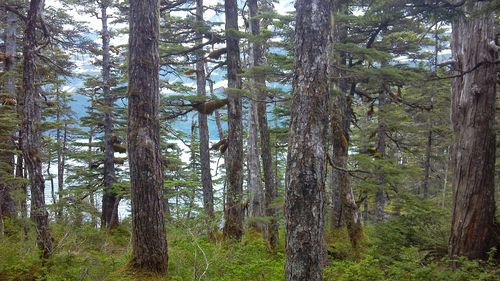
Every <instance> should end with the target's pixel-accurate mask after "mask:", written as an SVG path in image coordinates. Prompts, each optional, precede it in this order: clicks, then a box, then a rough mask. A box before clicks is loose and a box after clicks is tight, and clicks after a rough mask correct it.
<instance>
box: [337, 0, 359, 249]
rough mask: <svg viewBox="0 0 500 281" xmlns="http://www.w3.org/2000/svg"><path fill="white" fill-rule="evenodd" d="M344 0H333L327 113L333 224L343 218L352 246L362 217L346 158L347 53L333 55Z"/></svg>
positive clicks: (341, 32) (342, 30)
mask: <svg viewBox="0 0 500 281" xmlns="http://www.w3.org/2000/svg"><path fill="white" fill-rule="evenodd" d="M345 2H346V1H336V2H335V7H334V9H336V10H334V11H333V12H334V13H335V14H334V15H335V16H334V20H335V24H334V28H333V29H332V33H333V34H332V41H333V44H332V45H333V46H332V51H333V53H332V55H331V59H333V60H334V61H333V62H332V64H331V65H332V66H333V69H332V73H331V74H332V75H333V76H334V79H333V81H334V82H335V83H333V84H332V88H333V89H332V90H333V94H334V95H335V96H334V97H333V98H332V111H331V116H330V119H331V120H330V122H331V134H332V152H333V155H332V166H334V167H332V188H333V192H332V193H333V194H334V198H333V202H334V204H335V203H336V204H337V205H340V208H339V209H340V212H336V208H335V205H334V210H333V212H332V213H333V218H332V225H333V226H335V225H336V224H337V225H338V224H340V223H339V222H341V221H342V219H343V220H344V222H345V224H346V226H347V230H348V232H349V238H350V240H351V244H352V246H353V247H356V246H357V245H358V242H359V240H360V239H361V236H362V229H361V216H360V214H359V212H358V206H357V204H356V201H355V198H354V193H353V190H352V185H351V178H350V175H349V173H348V161H347V160H348V158H349V141H350V137H349V128H350V126H351V122H352V108H351V104H350V100H351V97H350V94H351V91H350V87H349V86H350V85H349V81H348V80H347V79H346V77H345V76H346V72H345V71H342V69H343V68H345V66H346V63H347V58H346V53H345V52H340V54H335V52H334V49H335V44H336V43H341V42H342V41H343V40H345V39H346V37H347V26H345V24H343V23H342V22H341V21H340V20H339V19H338V18H339V17H340V16H341V13H345V10H346V5H345V4H346V3H345Z"/></svg>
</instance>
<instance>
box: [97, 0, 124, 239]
mask: <svg viewBox="0 0 500 281" xmlns="http://www.w3.org/2000/svg"><path fill="white" fill-rule="evenodd" d="M100 5H101V24H102V31H101V33H102V34H101V36H102V91H103V96H104V110H103V111H104V171H103V173H104V190H103V196H102V218H101V221H102V224H101V227H103V228H104V227H107V228H108V229H113V228H115V227H117V226H118V205H119V202H120V198H118V196H117V195H116V192H115V191H113V184H114V183H115V182H116V172H115V164H114V161H113V159H114V150H113V107H114V98H113V96H112V94H111V84H110V83H111V82H110V70H111V63H110V51H109V41H110V34H109V29H108V13H107V11H108V6H109V3H108V2H107V1H102V2H101V3H100ZM115 208H116V209H115Z"/></svg>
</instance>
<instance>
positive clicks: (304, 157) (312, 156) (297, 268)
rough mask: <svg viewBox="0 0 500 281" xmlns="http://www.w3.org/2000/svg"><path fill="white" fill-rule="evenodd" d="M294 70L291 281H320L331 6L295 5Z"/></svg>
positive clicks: (320, 0)
mask: <svg viewBox="0 0 500 281" xmlns="http://www.w3.org/2000/svg"><path fill="white" fill-rule="evenodd" d="M295 7H296V9H297V16H296V20H295V69H294V78H293V100H292V106H291V120H290V132H289V141H288V145H289V147H288V159H287V172H286V173H287V175H286V198H285V200H286V201H285V220H286V266H285V276H286V280H287V281H292V280H297V281H298V280H311V281H312V280H322V279H323V265H324V264H325V262H326V260H325V259H326V256H325V252H326V248H325V246H326V245H325V236H324V235H325V234H324V231H325V230H324V224H325V222H324V207H325V176H326V175H325V174H326V173H325V170H326V167H325V163H326V152H327V145H326V136H327V131H328V129H327V128H328V108H329V100H330V94H329V74H328V72H329V71H328V69H329V66H328V61H329V60H328V54H329V51H328V48H329V38H330V26H331V25H330V24H331V11H332V10H331V3H330V1H328V0H312V1H303V0H299V1H297V2H296V3H295Z"/></svg>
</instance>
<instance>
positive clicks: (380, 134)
mask: <svg viewBox="0 0 500 281" xmlns="http://www.w3.org/2000/svg"><path fill="white" fill-rule="evenodd" d="M385 64H386V63H382V65H385ZM386 99H387V92H386V89H385V87H384V88H383V89H382V90H381V91H380V93H379V95H378V129H377V152H376V154H375V158H376V159H377V160H383V159H384V157H385V120H384V116H383V115H384V107H385V103H386ZM384 182H385V178H384V171H383V168H382V167H381V165H379V167H378V170H377V185H379V188H378V189H377V191H376V193H375V221H377V222H381V221H383V220H384V218H385V201H386V200H385V191H384V188H383V187H382V186H383V185H384Z"/></svg>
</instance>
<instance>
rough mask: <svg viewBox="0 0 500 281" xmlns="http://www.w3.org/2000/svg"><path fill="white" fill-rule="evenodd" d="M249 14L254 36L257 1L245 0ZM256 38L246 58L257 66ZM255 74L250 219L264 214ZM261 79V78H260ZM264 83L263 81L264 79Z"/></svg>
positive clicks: (249, 166) (249, 140)
mask: <svg viewBox="0 0 500 281" xmlns="http://www.w3.org/2000/svg"><path fill="white" fill-rule="evenodd" d="M247 5H248V9H249V13H250V14H249V16H250V25H249V32H250V33H251V34H252V35H254V36H259V29H258V28H259V19H256V18H254V17H256V16H257V1H256V0H250V1H248V2H247ZM255 41H256V39H254V40H251V41H250V49H249V54H248V59H249V63H250V67H253V68H255V67H257V66H259V60H260V59H261V53H262V52H261V46H260V45H259V46H258V44H257V43H256V42H255ZM256 76H257V75H254V77H252V79H251V80H250V83H249V84H250V85H249V88H250V92H251V93H252V97H253V98H252V99H251V100H250V106H249V109H248V138H247V171H248V180H247V185H248V192H249V206H248V217H249V218H250V219H251V218H253V217H260V216H262V215H263V214H264V212H263V207H264V206H263V205H264V200H263V199H264V197H263V190H262V185H261V180H260V161H259V147H258V143H259V135H258V134H259V127H258V120H257V118H258V112H257V101H256V99H257V98H258V96H259V95H258V93H259V92H258V89H259V87H262V85H259V84H257V83H258V81H257V79H256ZM261 80H262V79H261ZM264 84H265V81H264ZM250 225H251V226H252V227H254V228H256V229H257V228H262V224H260V223H257V222H256V221H252V220H251V223H250Z"/></svg>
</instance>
